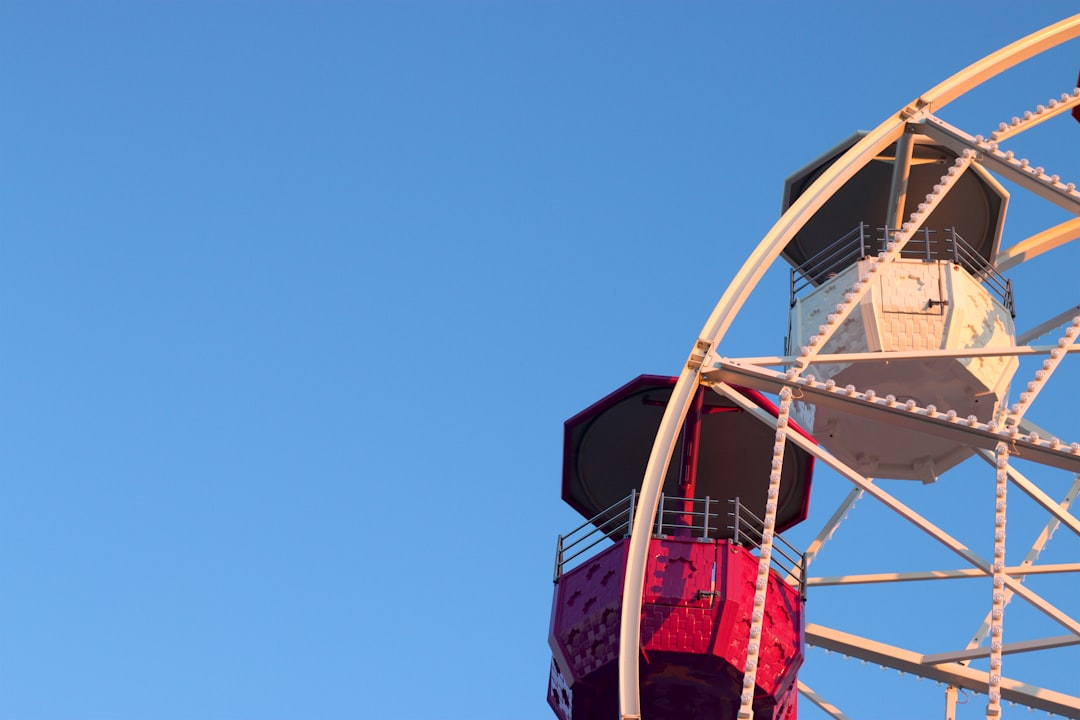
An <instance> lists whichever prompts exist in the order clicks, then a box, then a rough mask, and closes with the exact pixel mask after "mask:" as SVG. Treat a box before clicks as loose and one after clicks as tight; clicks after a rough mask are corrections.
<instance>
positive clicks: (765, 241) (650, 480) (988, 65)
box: [619, 15, 1080, 720]
mask: <svg viewBox="0 0 1080 720" xmlns="http://www.w3.org/2000/svg"><path fill="white" fill-rule="evenodd" d="M1077 36H1080V15H1076V16H1073V17H1071V18H1067V19H1065V20H1062V21H1060V22H1058V23H1054V24H1053V25H1050V26H1048V27H1046V28H1043V29H1041V30H1038V31H1036V32H1034V33H1032V34H1030V35H1027V36H1025V37H1023V38H1021V39H1019V40H1017V41H1015V42H1013V43H1011V44H1009V45H1007V46H1005V47H1004V48H1002V49H1000V50H998V51H997V52H994V53H991V54H990V55H987V56H986V57H985V58H983V59H982V60H979V61H978V62H976V63H973V64H972V65H969V66H968V67H966V68H964V69H963V70H961V71H960V72H958V73H956V74H954V75H952V76H951V77H949V78H947V79H946V80H944V81H943V82H941V83H939V84H938V85H935V86H934V87H933V88H931V89H930V90H929V91H927V92H926V93H924V94H923V95H922V96H920V97H919V98H918V99H916V100H915V101H913V102H912V103H910V104H909V105H907V106H906V107H904V108H902V109H901V110H900V111H898V112H897V113H895V114H894V115H892V116H891V117H889V118H887V119H886V120H885V121H884V122H882V123H881V124H880V125H878V126H877V127H876V128H874V129H873V130H871V131H870V132H869V133H867V134H866V135H865V136H864V137H863V138H862V139H861V140H859V141H858V142H857V143H855V145H853V146H852V147H851V148H850V149H849V150H848V151H847V152H845V153H844V154H843V155H842V156H841V157H840V158H839V159H838V160H837V161H836V162H835V163H833V164H832V165H831V166H830V167H829V168H828V169H826V170H825V172H824V173H822V174H821V176H820V177H818V178H817V180H815V181H814V182H813V183H812V184H811V185H810V187H809V188H807V190H806V192H804V193H803V194H802V195H800V196H799V197H798V198H797V199H796V200H795V202H793V203H792V204H791V206H790V207H789V208H788V209H787V211H786V212H784V214H783V215H782V216H781V217H780V219H779V220H778V221H777V223H776V224H775V225H773V227H772V229H770V230H769V232H768V233H767V234H766V235H765V237H764V238H762V240H761V242H760V243H759V244H758V246H757V247H756V248H755V249H754V251H753V252H752V253H751V254H750V256H749V257H748V258H747V259H746V262H744V263H743V266H742V268H741V269H740V270H739V271H738V273H736V275H735V277H734V279H733V280H732V282H731V284H730V285H728V287H727V289H726V290H725V291H724V294H723V295H722V296H721V298H720V300H719V301H718V302H717V304H716V307H714V308H713V311H712V313H711V314H710V315H709V318H708V320H706V322H705V325H704V327H703V328H702V332H701V335H700V337H699V338H698V340H697V341H696V342H695V343H694V347H693V348H692V349H691V352H690V356H689V360H688V362H687V364H686V366H685V367H684V368H683V369H682V370H681V372H680V373H679V378H678V380H677V381H676V384H675V388H674V389H673V390H672V394H671V398H670V399H669V401H668V404H667V406H666V407H665V408H664V416H663V419H662V420H661V422H660V428H659V430H658V432H657V436H656V440H655V441H654V442H653V448H652V451H651V452H650V455H649V461H648V463H647V465H646V468H645V475H644V478H643V480H642V484H641V493H640V496H639V502H640V504H639V511H638V513H637V516H636V517H635V518H634V523H633V528H632V532H631V536H630V544H629V548H628V550H627V564H626V577H625V581H624V583H623V595H622V597H623V605H622V614H621V618H620V626H619V639H620V642H619V715H620V717H621V718H623V720H639V719H640V718H641V697H640V689H639V684H638V678H639V675H640V667H639V661H640V654H641V653H640V637H641V609H642V594H643V592H644V587H645V566H646V563H647V562H648V543H649V535H650V529H651V527H652V523H653V522H654V519H655V516H656V510H657V505H658V503H659V498H660V488H661V487H662V485H663V482H664V476H665V475H666V474H667V469H668V465H669V463H670V462H671V456H672V453H673V452H674V449H675V442H676V440H677V438H678V433H679V429H680V428H681V427H682V424H683V420H684V419H685V417H686V412H687V410H688V408H689V405H690V400H691V398H692V397H693V394H694V391H695V390H696V389H697V386H698V382H699V370H700V368H701V358H702V355H703V349H704V352H706V353H707V352H708V349H709V348H714V347H716V346H717V345H718V344H719V343H720V341H721V340H722V339H723V337H724V336H725V335H726V334H727V331H728V328H729V327H730V326H731V323H732V321H733V320H734V318H735V316H736V315H737V314H738V312H739V310H740V309H741V308H742V305H743V303H745V302H746V299H747V297H749V295H750V293H751V291H752V290H753V289H754V288H755V287H756V286H757V284H758V282H759V281H760V280H761V278H762V276H764V274H765V272H766V271H767V270H768V269H769V268H770V267H771V266H772V264H773V262H775V260H776V259H777V258H778V257H779V256H780V253H781V252H783V250H784V248H785V247H786V246H787V244H788V243H789V242H790V241H791V240H792V238H793V237H794V236H795V235H796V234H797V233H798V232H799V230H801V229H802V227H803V225H805V224H806V222H807V221H808V220H809V219H810V217H811V216H812V215H813V214H814V213H815V212H817V211H818V210H819V209H820V208H821V207H822V206H823V205H824V204H825V202H826V201H827V200H828V199H829V198H831V197H832V196H833V195H834V194H835V193H836V191H837V190H838V189H839V188H840V187H842V186H843V185H844V183H846V182H847V181H848V180H849V179H851V178H852V177H853V176H854V175H855V174H856V173H857V172H858V171H859V170H861V169H862V168H863V167H864V166H865V165H866V164H867V163H869V162H870V161H871V160H872V159H873V158H874V157H875V156H877V155H878V154H880V153H881V151H882V150H884V149H885V148H886V147H888V146H889V145H891V144H892V143H893V142H895V141H896V140H897V139H898V138H899V137H900V134H901V133H902V132H903V130H904V126H905V125H906V123H907V121H908V120H909V119H915V118H917V117H919V116H920V115H921V114H922V113H923V112H924V111H935V110H940V109H941V108H942V107H944V106H945V105H947V104H948V103H949V102H951V101H952V100H954V99H956V98H957V97H959V96H960V95H963V94H964V93H965V92H967V91H968V90H970V89H972V88H974V87H976V86H977V85H979V84H981V83H982V82H984V81H985V80H987V79H989V78H991V77H994V76H995V75H997V74H998V73H1000V72H1002V71H1004V70H1007V69H1009V68H1011V67H1013V66H1014V65H1017V64H1019V63H1021V62H1023V61H1025V60H1027V59H1028V58H1031V57H1034V56H1035V55H1038V54H1039V53H1041V52H1043V51H1044V50H1047V49H1049V48H1052V47H1054V46H1056V45H1059V44H1061V43H1063V42H1066V41H1068V40H1071V39H1073V38H1075V37H1077Z"/></svg>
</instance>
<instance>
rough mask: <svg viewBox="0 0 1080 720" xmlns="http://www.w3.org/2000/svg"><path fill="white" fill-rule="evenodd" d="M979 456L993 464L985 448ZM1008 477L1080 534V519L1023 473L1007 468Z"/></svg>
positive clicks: (991, 457) (1066, 525)
mask: <svg viewBox="0 0 1080 720" xmlns="http://www.w3.org/2000/svg"><path fill="white" fill-rule="evenodd" d="M978 455H979V457H981V458H982V459H984V460H986V461H987V462H988V463H991V464H993V462H994V459H993V455H991V454H990V453H987V452H986V451H985V450H980V451H979V453H978ZM1009 479H1010V480H1012V482H1013V484H1014V485H1016V487H1018V488H1020V489H1021V490H1022V491H1024V493H1025V494H1027V495H1028V497H1030V498H1031V499H1032V500H1034V501H1035V502H1037V503H1038V504H1039V505H1042V506H1043V508H1045V509H1046V511H1047V512H1048V513H1050V514H1051V515H1053V516H1054V518H1056V519H1057V520H1059V521H1061V523H1062V524H1063V525H1065V527H1067V528H1069V529H1070V530H1072V531H1073V532H1074V533H1076V534H1077V535H1078V536H1080V520H1077V518H1076V517H1075V516H1074V515H1073V514H1072V513H1070V512H1069V511H1068V510H1067V509H1066V508H1065V507H1062V506H1061V504H1060V503H1058V502H1057V501H1056V500H1054V498H1052V497H1050V496H1049V495H1047V494H1046V493H1045V492H1043V490H1042V488H1040V487H1039V486H1038V485H1036V484H1035V483H1033V482H1031V481H1030V480H1028V479H1027V478H1026V477H1024V475H1023V474H1022V473H1021V472H1020V471H1019V470H1017V469H1016V468H1013V467H1010V468H1009Z"/></svg>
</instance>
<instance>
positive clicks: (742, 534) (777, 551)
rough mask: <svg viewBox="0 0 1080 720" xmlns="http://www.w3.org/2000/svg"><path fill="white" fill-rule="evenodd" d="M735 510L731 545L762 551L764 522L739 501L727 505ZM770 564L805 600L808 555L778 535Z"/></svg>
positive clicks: (730, 514) (734, 500)
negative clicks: (797, 589) (795, 587)
mask: <svg viewBox="0 0 1080 720" xmlns="http://www.w3.org/2000/svg"><path fill="white" fill-rule="evenodd" d="M728 502H729V503H731V505H732V509H731V510H730V511H729V512H728V514H727V515H728V517H729V518H731V521H732V523H731V525H729V526H728V527H729V528H730V529H731V531H732V535H731V541H732V542H733V543H735V544H736V545H741V546H743V547H750V548H753V549H755V550H760V549H761V539H762V535H763V534H764V532H765V522H764V521H763V520H762V519H761V518H759V517H758V516H757V515H755V514H754V513H753V512H751V511H750V510H748V509H747V507H746V506H745V505H743V504H742V503H741V502H740V501H739V498H734V499H732V500H729V501H728ZM769 563H770V564H771V565H772V567H773V569H774V570H776V571H777V572H778V573H779V574H780V576H781V577H783V578H786V579H788V580H789V581H790V582H791V584H793V585H797V586H798V587H799V595H800V596H801V597H802V598H803V599H804V600H805V599H806V555H805V554H803V553H801V552H799V551H798V550H797V549H796V548H795V546H794V545H792V544H791V543H789V542H788V541H787V540H785V539H784V538H783V537H782V536H781V535H780V534H779V533H776V532H774V533H773V545H772V554H771V555H770V556H769Z"/></svg>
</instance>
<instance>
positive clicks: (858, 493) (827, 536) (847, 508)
mask: <svg viewBox="0 0 1080 720" xmlns="http://www.w3.org/2000/svg"><path fill="white" fill-rule="evenodd" d="M862 494H863V492H862V490H860V489H859V488H852V489H851V492H849V493H848V495H847V497H845V498H844V499H843V501H842V502H841V503H840V505H839V506H838V507H837V508H836V512H834V513H833V514H832V517H831V518H829V520H828V522H826V523H825V525H824V526H823V527H822V528H821V532H819V533H818V534H817V537H815V538H814V540H813V542H811V543H810V544H809V545H808V546H807V547H806V552H805V553H803V557H804V558H805V559H806V560H805V563H804V567H810V563H812V562H814V558H816V557H817V554H818V552H820V550H821V547H822V546H823V545H824V544H825V543H826V542H828V541H829V540H831V539H832V536H833V533H835V532H836V529H837V528H838V527H840V523H842V522H843V521H844V518H846V517H847V514H848V513H849V512H851V509H852V508H853V507H855V503H856V502H858V501H859V498H861V497H862Z"/></svg>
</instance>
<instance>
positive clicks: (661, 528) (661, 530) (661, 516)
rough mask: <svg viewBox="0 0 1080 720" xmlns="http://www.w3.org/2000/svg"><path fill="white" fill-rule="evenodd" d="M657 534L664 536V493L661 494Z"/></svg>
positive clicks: (657, 517) (657, 516) (657, 514)
mask: <svg viewBox="0 0 1080 720" xmlns="http://www.w3.org/2000/svg"><path fill="white" fill-rule="evenodd" d="M656 534H657V535H663V534H664V493H660V509H659V511H658V512H657V513H656Z"/></svg>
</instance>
